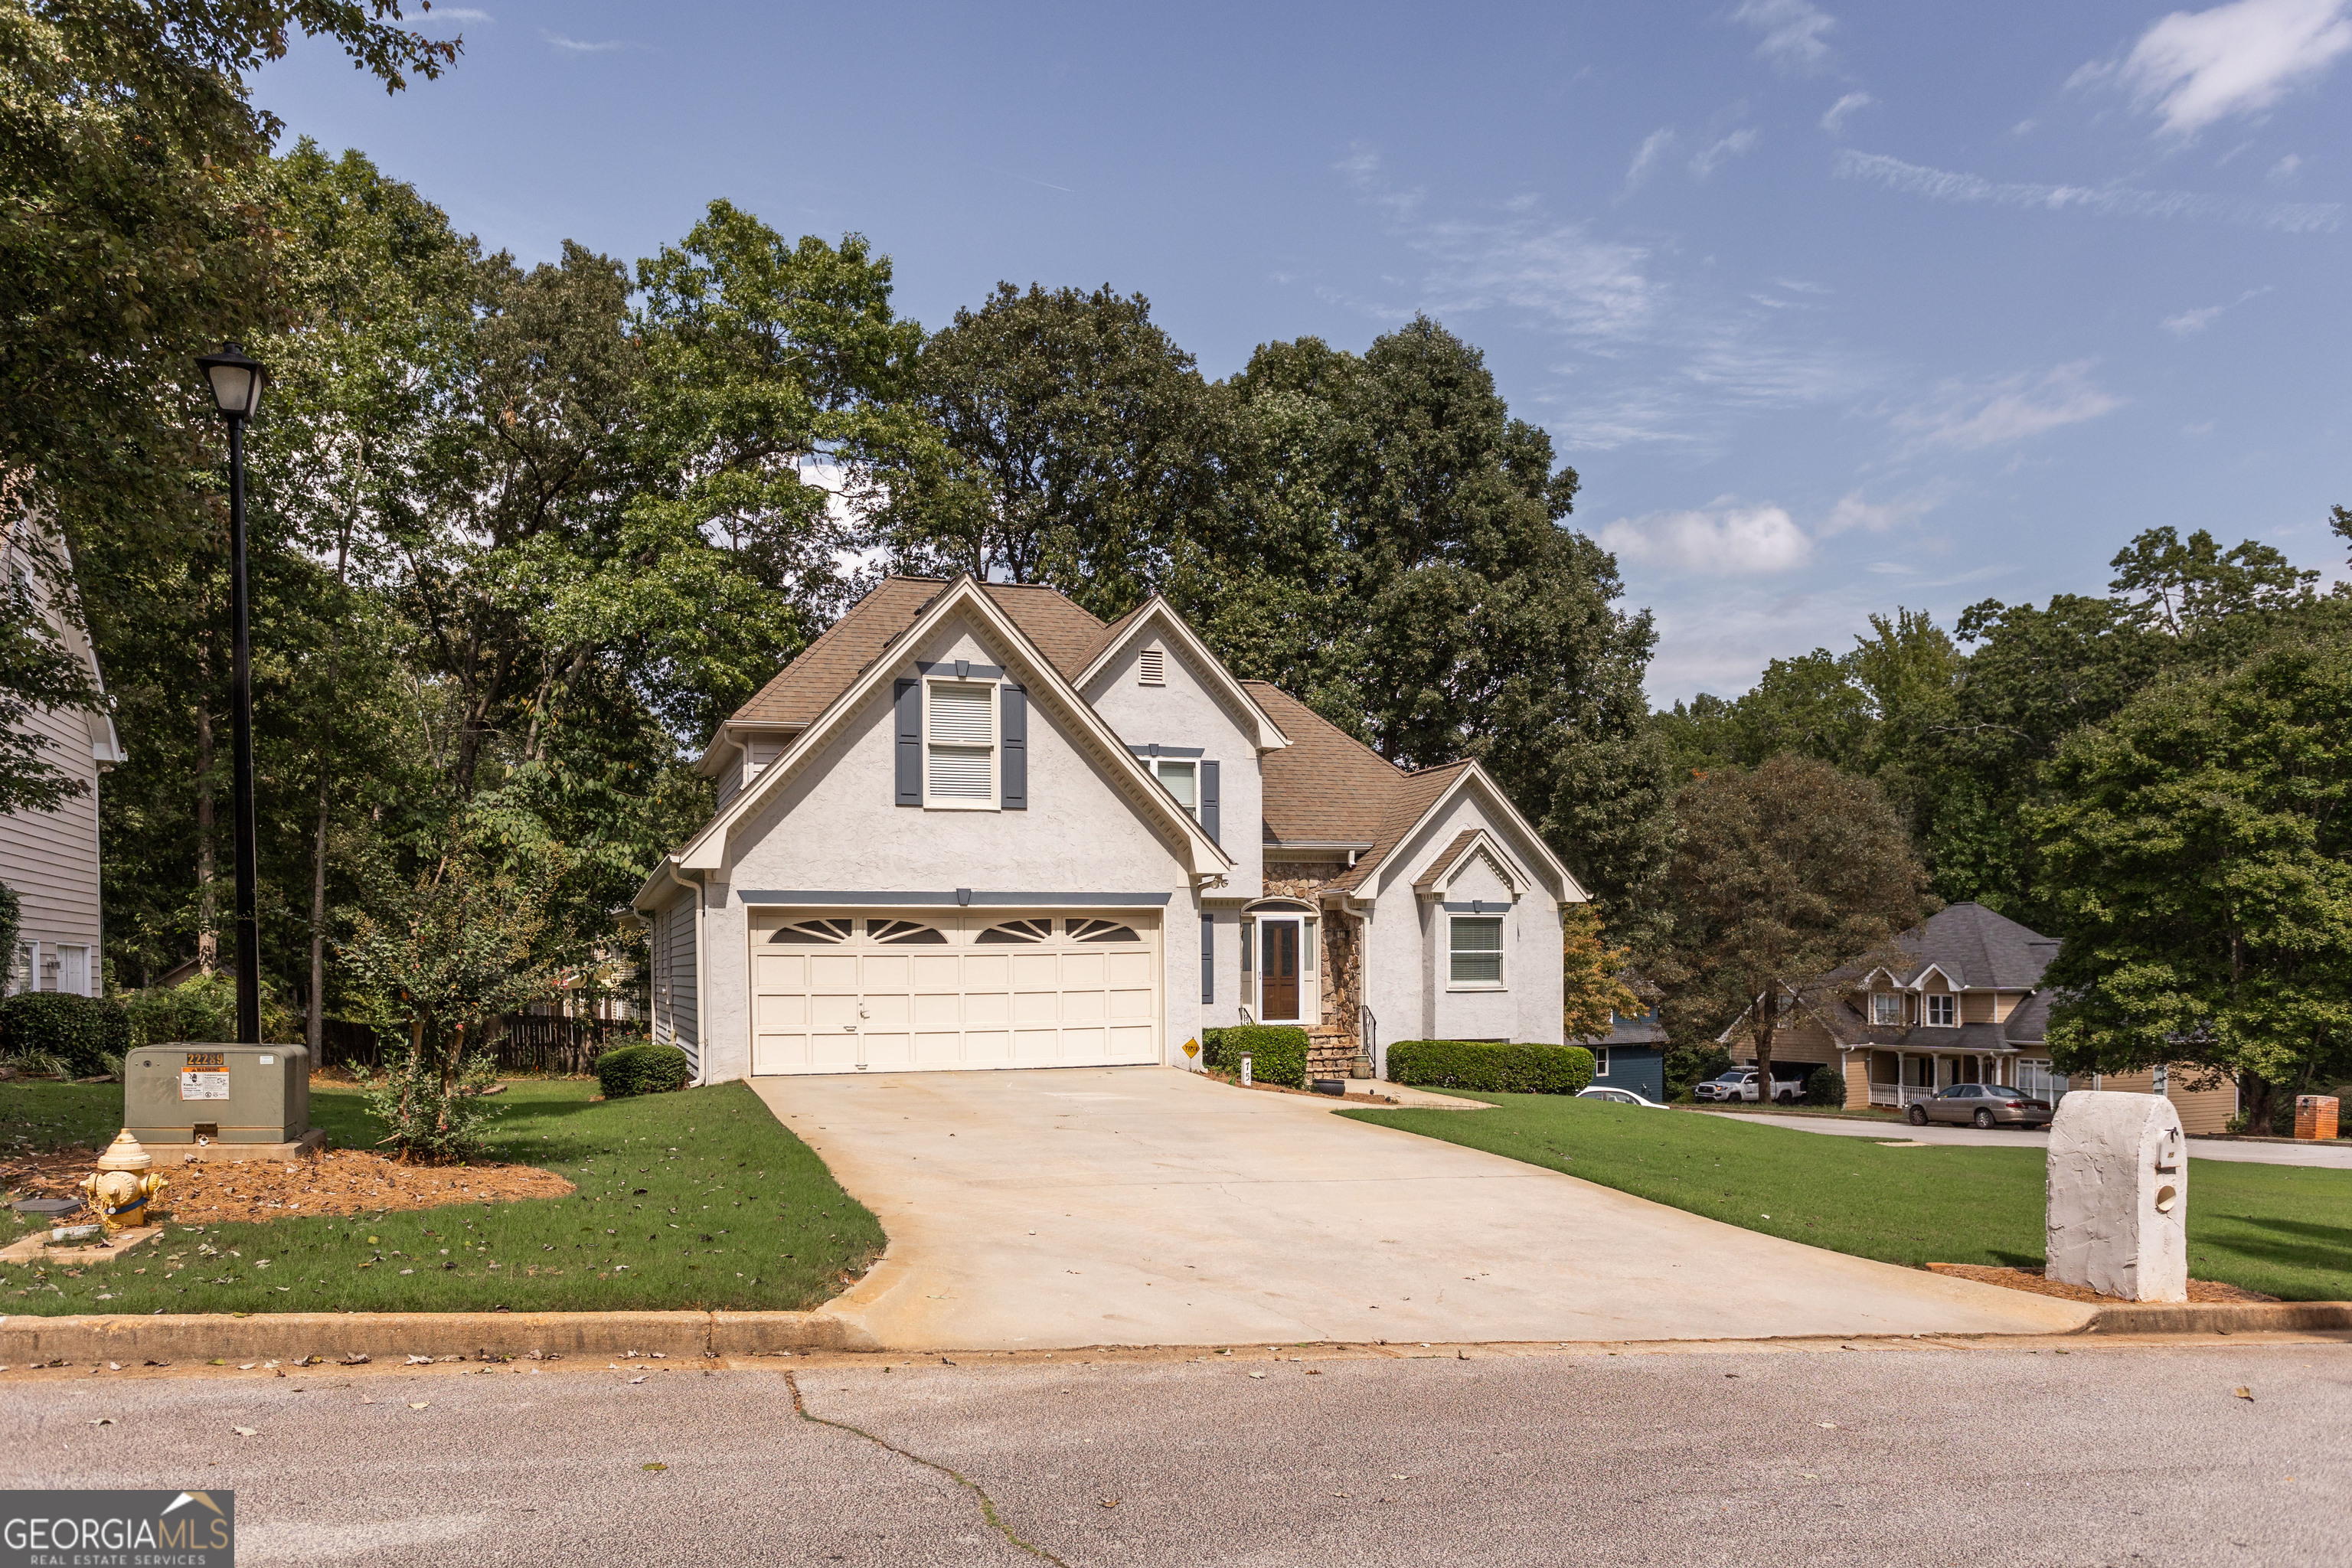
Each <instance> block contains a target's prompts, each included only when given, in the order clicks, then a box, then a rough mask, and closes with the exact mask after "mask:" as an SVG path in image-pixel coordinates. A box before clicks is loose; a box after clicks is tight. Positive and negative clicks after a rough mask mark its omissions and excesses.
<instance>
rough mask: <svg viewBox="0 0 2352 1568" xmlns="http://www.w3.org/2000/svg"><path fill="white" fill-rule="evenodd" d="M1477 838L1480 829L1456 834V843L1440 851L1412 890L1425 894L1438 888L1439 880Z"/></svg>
mask: <svg viewBox="0 0 2352 1568" xmlns="http://www.w3.org/2000/svg"><path fill="white" fill-rule="evenodd" d="M1475 837H1478V829H1476V828H1475V827H1465V828H1464V829H1463V830H1462V831H1461V832H1459V833H1457V834H1455V835H1454V842H1453V843H1451V844H1449V845H1447V846H1446V847H1444V849H1441V850H1440V851H1438V854H1437V858H1435V859H1434V860H1432V861H1431V862H1430V863H1429V869H1428V870H1426V871H1423V873H1422V874H1421V875H1420V876H1419V877H1417V878H1415V879H1413V884H1412V890H1413V891H1414V892H1416V893H1425V892H1428V891H1429V890H1430V889H1432V888H1434V887H1436V886H1437V879H1438V878H1440V877H1442V876H1444V874H1445V872H1446V869H1447V868H1449V867H1451V866H1452V865H1453V864H1454V861H1455V860H1457V859H1459V858H1461V856H1462V851H1464V850H1465V849H1467V848H1469V847H1470V841H1471V840H1472V839H1474V838H1475Z"/></svg>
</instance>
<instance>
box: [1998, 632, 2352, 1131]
mask: <svg viewBox="0 0 2352 1568" xmlns="http://www.w3.org/2000/svg"><path fill="white" fill-rule="evenodd" d="M2051 784H2052V788H2051V790H2050V792H2049V794H2048V795H2047V796H2046V797H2045V799H2044V800H2043V802H2042V804H2041V805H2037V806H2034V807H2032V808H2030V809H2029V810H2028V811H2027V813H2026V822H2027V826H2028V827H2029V829H2030V830H2031V831H2032V834H2033V835H2034V837H2035V841H2036V847H2037V848H2038V850H2039V854H2040V858H2041V863H2042V877H2043V879H2045V881H2046V883H2047V885H2048V886H2049V887H2050V889H2052V890H2053V897H2054V899H2055V900H2056V902H2057V905H2058V908H2059V910H2060V912H2061V913H2060V921H2059V932H2058V934H2059V935H2060V936H2061V937H2062V938H2063V945H2062V946H2061V947H2060V949H2059V953H2058V957H2057V960H2056V962H2054V963H2053V964H2052V965H2051V967H2050V971H2049V974H2048V977H2047V982H2046V983H2047V984H2049V985H2050V987H2051V988H2052V989H2053V992H2055V993H2056V994H2057V995H2058V996H2059V998H2060V1001H2059V1004H2058V1005H2057V1006H2056V1008H2055V1009H2054V1010H2053V1013H2052V1016H2051V1023H2050V1047H2051V1054H2052V1056H2053V1058H2054V1059H2055V1062H2056V1064H2057V1066H2058V1067H2059V1068H2061V1069H2062V1070H2065V1071H2069V1072H2076V1073H2082V1072H2090V1071H2094V1070H2096V1071H2105V1072H2126V1071H2130V1070H2133V1069H2135V1068H2145V1067H2152V1066H2155V1065H2157V1064H2158V1063H2183V1064H2189V1065H2193V1066H2196V1067H2200V1068H2205V1069H2207V1071H2208V1074H2209V1076H2211V1077H2216V1078H2218V1077H2221V1076H2223V1075H2229V1074H2234V1075H2236V1076H2237V1078H2238V1079H2239V1081H2240V1085H2241V1087H2242V1090H2243V1092H2244V1094H2245V1097H2246V1110H2247V1111H2248V1113H2249V1120H2250V1121H2251V1122H2252V1125H2253V1126H2254V1127H2255V1128H2256V1129H2258V1130H2261V1131H2268V1130H2269V1127H2270V1119H2271V1117H2272V1115H2273V1111H2274V1109H2275V1108H2274V1104H2273V1097H2274V1096H2275V1095H2276V1093H2277V1092H2278V1091H2279V1090H2280V1089H2289V1090H2290V1091H2291V1092H2296V1093H2300V1092H2305V1091H2307V1090H2308V1089H2309V1088H2310V1086H2312V1085H2313V1084H2315V1083H2320V1084H2326V1083H2332V1082H2334V1081H2336V1075H2339V1074H2341V1073H2342V1072H2343V1071H2344V1070H2345V1069H2346V1068H2347V1066H2352V652H2348V651H2347V649H2346V648H2345V647H2342V646H2341V645H2336V644H2290V645H2284V646H2280V647H2273V648H2271V649H2269V650H2267V651H2265V652H2263V653H2261V654H2259V655H2257V656H2256V657H2255V658H2252V659H2251V660H2249V661H2248V662H2247V663H2246V664H2245V665H2244V666H2243V667H2242V668H2239V669H2238V670H2236V671H2234V672H2232V673H2230V674H2226V675H2220V676H2211V677H2207V678H2203V679H2179V680H2172V681H2167V682H2163V683H2160V684H2158V686H2156V687H2154V688H2152V689H2149V690H2147V692H2145V693H2143V694H2142V695H2140V696H2139V697H2138V698H2137V699H2135V700H2133V701H2132V702H2131V703H2129V704H2128V705H2127V706H2126V707H2125V708H2124V710H2122V711H2121V712H2119V713H2117V714H2116V716H2115V717H2114V718H2113V719H2112V720H2110V721H2108V722H2106V723H2105V724H2104V725H2102V726H2100V727H2099V728H2097V729H2095V730H2090V731H2084V732H2083V733H2081V734H2079V735H2076V736H2074V738H2073V739H2071V740H2069V741H2068V742H2066V743H2065V744H2064V745H2063V746H2062V747H2061V748H2060V750H2059V753H2058V757H2057V760H2056V762H2055V763H2053V766H2052V770H2051Z"/></svg>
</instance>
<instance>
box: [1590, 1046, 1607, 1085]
mask: <svg viewBox="0 0 2352 1568" xmlns="http://www.w3.org/2000/svg"><path fill="white" fill-rule="evenodd" d="M1592 1076H1593V1077H1594V1078H1607V1077H1608V1076H1609V1047H1607V1046H1595V1047H1592Z"/></svg>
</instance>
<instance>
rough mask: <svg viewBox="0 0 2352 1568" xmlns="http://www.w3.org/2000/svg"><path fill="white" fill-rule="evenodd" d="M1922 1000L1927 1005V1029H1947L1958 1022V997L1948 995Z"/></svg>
mask: <svg viewBox="0 0 2352 1568" xmlns="http://www.w3.org/2000/svg"><path fill="white" fill-rule="evenodd" d="M1923 1000H1925V1001H1926V1003H1927V1026H1928V1027H1929V1028H1931V1029H1948V1028H1950V1027H1951V1026H1953V1025H1955V1024H1957V1023H1958V1022H1959V1021H1960V1019H1959V1008H1960V999H1959V998H1958V997H1957V996H1952V995H1943V996H1928V997H1926V998H1923Z"/></svg>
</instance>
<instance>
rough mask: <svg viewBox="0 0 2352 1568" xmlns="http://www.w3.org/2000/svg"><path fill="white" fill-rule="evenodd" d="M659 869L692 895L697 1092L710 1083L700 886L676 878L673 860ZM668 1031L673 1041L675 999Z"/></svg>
mask: <svg viewBox="0 0 2352 1568" xmlns="http://www.w3.org/2000/svg"><path fill="white" fill-rule="evenodd" d="M662 869H663V870H665V871H667V872H668V873H669V879H670V880H671V881H673V882H676V883H677V885H678V886H679V887H681V888H684V889H686V890H687V891H688V892H689V893H692V894H693V895H694V1084H695V1087H696V1088H698V1089H699V1088H702V1087H703V1086H705V1085H707V1084H708V1083H709V1081H710V1029H709V1017H710V997H709V994H708V992H707V989H706V988H707V986H708V984H709V981H708V978H707V977H708V975H709V964H708V963H705V962H704V948H705V945H706V944H705V943H704V942H703V940H702V913H703V910H702V901H703V900H702V884H701V883H699V882H689V881H688V880H687V879H685V878H683V877H681V876H679V875H678V874H677V860H675V859H673V858H664V859H663V861H662ZM669 1031H670V1037H671V1038H672V1039H676V1038H677V998H676V997H672V998H671V999H670V1005H669Z"/></svg>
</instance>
